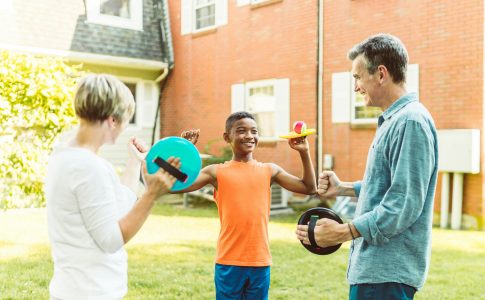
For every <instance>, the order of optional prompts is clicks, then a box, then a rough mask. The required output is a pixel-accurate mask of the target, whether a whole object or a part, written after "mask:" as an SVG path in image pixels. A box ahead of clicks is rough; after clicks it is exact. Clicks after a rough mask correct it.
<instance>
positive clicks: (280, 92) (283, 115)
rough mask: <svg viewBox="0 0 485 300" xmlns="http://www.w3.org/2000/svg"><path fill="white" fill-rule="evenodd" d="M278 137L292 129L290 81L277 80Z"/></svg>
mask: <svg viewBox="0 0 485 300" xmlns="http://www.w3.org/2000/svg"><path fill="white" fill-rule="evenodd" d="M275 98H276V135H277V136H279V135H281V134H285V133H287V132H288V131H289V130H290V129H291V128H290V79H288V78H284V79H277V80H275Z"/></svg>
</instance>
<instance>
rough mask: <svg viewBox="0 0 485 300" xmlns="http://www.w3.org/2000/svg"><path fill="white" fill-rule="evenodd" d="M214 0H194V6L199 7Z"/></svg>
mask: <svg viewBox="0 0 485 300" xmlns="http://www.w3.org/2000/svg"><path fill="white" fill-rule="evenodd" d="M214 1H215V0H197V1H195V6H196V7H199V6H203V5H207V4H212V3H214Z"/></svg>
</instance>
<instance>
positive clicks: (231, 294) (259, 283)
mask: <svg viewBox="0 0 485 300" xmlns="http://www.w3.org/2000/svg"><path fill="white" fill-rule="evenodd" d="M214 282H215V284H216V299H217V300H225V299H248V300H249V299H258V300H266V299H268V291H269V282H270V267H269V266H268V267H240V266H228V265H221V264H216V266H215V272H214Z"/></svg>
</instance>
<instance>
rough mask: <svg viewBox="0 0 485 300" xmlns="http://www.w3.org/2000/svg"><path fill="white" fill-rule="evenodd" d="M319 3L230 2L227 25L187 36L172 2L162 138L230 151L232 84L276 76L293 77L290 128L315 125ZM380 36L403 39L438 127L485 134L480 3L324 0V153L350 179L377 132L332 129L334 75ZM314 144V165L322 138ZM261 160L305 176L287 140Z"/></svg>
mask: <svg viewBox="0 0 485 300" xmlns="http://www.w3.org/2000/svg"><path fill="white" fill-rule="evenodd" d="M317 4H318V1H300V0H283V1H280V2H277V3H275V4H271V5H268V6H265V7H261V8H257V9H251V7H250V6H248V5H246V6H239V7H238V6H236V1H229V12H228V24H227V25H224V26H222V27H219V28H217V30H216V31H214V32H211V33H207V34H203V35H190V34H189V35H184V36H181V34H180V31H181V30H180V21H181V20H180V1H173V2H171V3H170V15H171V22H172V24H171V25H172V32H173V38H174V47H175V68H174V70H173V74H171V78H170V81H169V83H168V85H167V86H168V87H167V89H166V90H165V92H164V95H163V103H162V135H163V136H164V135H174V134H178V133H179V132H180V131H182V130H183V129H185V128H200V129H201V131H202V136H201V140H200V143H199V145H198V147H199V149H200V150H203V149H204V146H205V145H207V144H208V142H209V141H213V140H217V139H219V142H218V143H215V144H216V145H219V146H220V145H224V143H223V142H222V141H220V138H221V135H222V132H223V130H224V128H223V127H224V121H225V118H226V117H227V115H228V114H229V113H230V106H231V92H230V87H231V85H232V84H235V83H242V82H246V81H253V80H261V79H269V78H290V81H291V83H290V89H291V123H293V122H294V121H296V120H305V121H306V122H307V123H308V125H309V126H310V127H315V126H316V124H317V120H316V112H315V109H316V98H317V93H316V84H317V82H316V72H317V25H318V23H317V13H318V11H317V9H318V7H317ZM379 32H388V33H391V34H394V35H397V36H398V37H400V38H401V40H402V41H403V42H404V44H405V45H406V47H407V49H408V52H409V56H410V63H412V64H419V72H420V97H421V101H422V103H423V104H424V105H425V106H426V107H427V108H428V109H429V110H430V112H431V114H432V115H433V117H434V119H435V122H436V126H437V128H438V129H451V128H479V129H482V127H483V122H482V107H483V104H482V102H483V89H482V86H483V80H482V78H483V1H475V0H464V1H452V0H443V1H431V0H428V1H418V0H411V1H395V0H392V1H371V0H354V1H350V0H341V1H330V0H328V1H324V76H323V82H324V87H323V95H324V107H323V116H324V133H323V134H324V139H323V152H324V153H328V154H332V155H333V156H334V166H335V171H336V172H337V173H338V174H339V176H340V177H341V178H342V179H345V180H357V179H360V178H362V176H363V172H364V167H365V162H366V155H367V151H368V147H369V145H370V143H371V140H372V137H373V136H374V132H375V129H351V128H350V126H349V125H348V124H332V121H331V96H332V95H331V87H332V85H331V84H332V83H331V78H332V73H335V72H343V71H350V68H351V63H350V62H349V61H348V60H347V59H346V53H347V51H348V49H350V48H351V47H352V46H353V45H354V44H356V43H358V42H360V41H361V40H363V39H364V38H366V37H368V36H369V35H372V34H375V33H379ZM310 142H311V145H312V153H313V161H314V163H315V164H316V160H315V155H314V153H315V152H316V139H315V137H311V138H310ZM215 148H217V147H215ZM482 148H483V147H482ZM255 157H256V158H257V159H258V160H261V161H273V162H275V163H278V164H280V165H282V166H283V167H285V168H287V169H288V170H289V171H290V172H292V173H294V174H300V164H299V158H298V155H297V153H295V152H294V151H292V150H290V149H288V146H287V145H286V144H285V143H284V142H278V143H276V144H267V145H260V146H259V149H258V150H257V151H256V155H255ZM483 166H485V164H484V163H483V159H482V167H483ZM482 169H483V168H482ZM440 180H441V179H439V181H438V189H437V193H436V199H437V200H436V201H435V203H436V204H435V210H436V211H439V208H440V201H439V199H440V194H441V192H440ZM484 181H485V178H483V176H481V175H466V176H465V181H464V182H465V184H464V205H463V208H464V212H465V213H467V214H470V215H473V216H476V217H478V218H483V215H485V207H484V206H483V200H482V199H483V198H485V197H484V193H485V191H484V190H483V189H482V186H483V184H484V183H485V182H484Z"/></svg>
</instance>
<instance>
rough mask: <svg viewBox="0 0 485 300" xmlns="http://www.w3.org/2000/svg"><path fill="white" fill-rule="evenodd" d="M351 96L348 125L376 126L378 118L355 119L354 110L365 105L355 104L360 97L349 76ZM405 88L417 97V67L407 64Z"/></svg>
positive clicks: (353, 79) (416, 65)
mask: <svg viewBox="0 0 485 300" xmlns="http://www.w3.org/2000/svg"><path fill="white" fill-rule="evenodd" d="M351 78H352V82H351V87H350V90H351V94H350V123H351V125H355V126H357V127H359V126H376V125H377V121H378V117H376V118H360V119H357V118H356V117H355V112H356V108H358V107H363V106H365V103H357V102H356V99H357V97H360V95H358V93H356V92H355V91H354V86H355V78H354V77H353V76H351ZM406 80H407V82H406V87H407V90H408V92H416V93H418V96H419V65H418V64H409V65H408V70H407V73H406Z"/></svg>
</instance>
